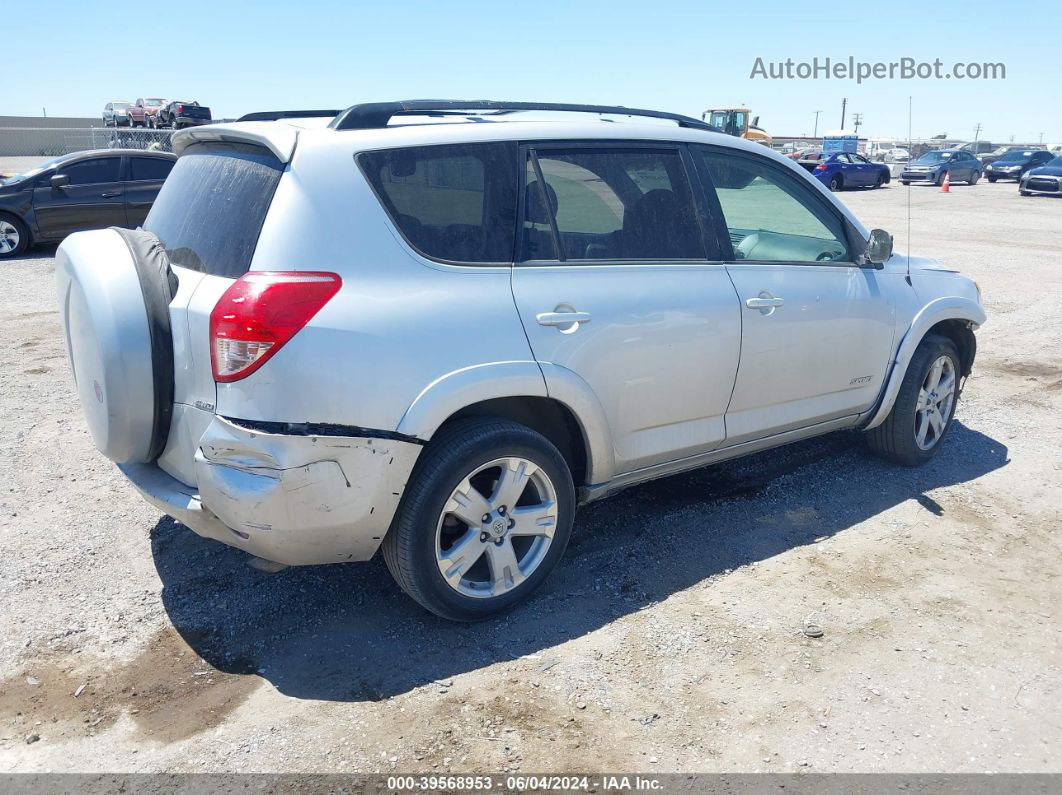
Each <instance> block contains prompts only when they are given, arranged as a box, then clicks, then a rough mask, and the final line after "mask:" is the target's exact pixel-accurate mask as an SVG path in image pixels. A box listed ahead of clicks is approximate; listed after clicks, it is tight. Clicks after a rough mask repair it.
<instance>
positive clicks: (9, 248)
mask: <svg viewBox="0 0 1062 795" xmlns="http://www.w3.org/2000/svg"><path fill="white" fill-rule="evenodd" d="M29 245H30V232H29V227H27V226H26V224H25V223H23V222H22V219H21V218H19V217H18V216H15V215H9V214H7V213H0V259H10V258H11V257H17V256H19V255H20V254H22V253H23V252H24V251H25V250H26V249H27V248H29Z"/></svg>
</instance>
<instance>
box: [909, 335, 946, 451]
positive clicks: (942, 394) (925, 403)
mask: <svg viewBox="0 0 1062 795" xmlns="http://www.w3.org/2000/svg"><path fill="white" fill-rule="evenodd" d="M955 387H956V379H955V363H954V362H953V361H952V359H951V357H950V356H940V357H938V358H937V360H936V361H935V362H933V365H932V366H931V367H930V368H929V372H928V373H926V377H925V380H923V381H922V388H921V389H919V390H918V403H917V404H916V406H915V443H916V444H917V445H918V446H919V447H920V448H921V449H923V450H929V449H931V448H932V447H935V446H936V444H937V442H939V441H940V437H941V436H943V435H944V429H945V428H946V427H947V425H948V419H949V418H950V417H951V409H952V406H954V404H955Z"/></svg>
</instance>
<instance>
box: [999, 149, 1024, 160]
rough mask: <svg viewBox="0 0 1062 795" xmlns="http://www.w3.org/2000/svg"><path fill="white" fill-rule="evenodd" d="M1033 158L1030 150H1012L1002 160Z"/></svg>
mask: <svg viewBox="0 0 1062 795" xmlns="http://www.w3.org/2000/svg"><path fill="white" fill-rule="evenodd" d="M1030 157H1032V152H1031V151H1030V150H1028V149H1011V150H1010V151H1009V152H1007V153H1006V154H1005V155H1003V157H1001V158H999V159H1000V160H1028V159H1029V158H1030Z"/></svg>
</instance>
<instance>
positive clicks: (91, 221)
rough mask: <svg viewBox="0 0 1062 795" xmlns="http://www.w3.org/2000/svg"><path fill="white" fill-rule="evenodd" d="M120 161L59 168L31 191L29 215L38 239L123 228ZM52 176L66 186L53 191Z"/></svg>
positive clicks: (102, 160)
mask: <svg viewBox="0 0 1062 795" xmlns="http://www.w3.org/2000/svg"><path fill="white" fill-rule="evenodd" d="M121 164H122V158H121V157H94V158H90V159H88V160H79V161H77V162H75V163H68V164H66V165H62V166H59V167H58V169H56V171H55V172H54V174H46V175H45V176H43V177H41V179H40V180H38V182H37V183H36V185H35V187H34V189H33V214H34V216H36V219H37V229H38V230H39V232H40V236H41V237H42V238H47V239H53V240H54V239H58V238H62V237H66V236H67V235H68V234H70V233H71V232H77V231H80V230H82V229H104V228H106V227H108V226H125V225H126V217H125V191H124V188H123V186H122V183H121V181H120V178H121ZM53 175H65V176H67V177H69V178H70V183H69V184H68V185H64V186H62V187H60V188H53V187H52V186H51V184H50V179H51V177H52V176H53Z"/></svg>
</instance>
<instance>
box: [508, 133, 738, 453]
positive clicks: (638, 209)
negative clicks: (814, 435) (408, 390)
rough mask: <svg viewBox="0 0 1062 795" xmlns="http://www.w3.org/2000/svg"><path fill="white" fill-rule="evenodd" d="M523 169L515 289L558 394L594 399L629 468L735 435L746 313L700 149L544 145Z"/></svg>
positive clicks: (536, 351)
mask: <svg viewBox="0 0 1062 795" xmlns="http://www.w3.org/2000/svg"><path fill="white" fill-rule="evenodd" d="M525 165H526V175H525V181H524V185H525V188H524V202H523V211H522V221H521V229H522V232H521V242H520V246H519V248H520V249H521V252H520V253H521V256H520V257H518V259H519V260H521V261H518V263H517V265H516V267H514V269H513V295H514V297H515V299H516V305H517V308H518V309H519V312H520V316H521V319H522V320H523V324H524V329H525V330H526V332H527V336H528V339H529V341H530V343H531V348H532V350H533V351H534V355H535V358H536V359H537V360H538V361H539V362H540V363H542V364H543V365H545V366H544V367H543V372H544V374H545V376H546V385H547V389H550V390H551V394H553V392H554V391H555V390H557V389H558V383H557V381H558V379H560V378H562V377H563V378H569V377H571V376H572V375H574V378H575V379H576V380H577V381H578V382H579V383H581V384H584V385H585V388H586V389H587V390H588V391H590V392H592V393H593V395H595V396H596V399H597V401H598V402H599V403H600V405H601V407H602V408H603V411H604V414H605V416H606V418H607V421H608V424H609V427H610V430H611V433H612V440H613V447H614V452H615V458H616V473H617V474H621V473H624V472H629V471H632V470H636V469H640V468H642V467H646V466H651V465H653V464H656V463H660V462H664V461H668V460H674V459H678V458H682V457H685V456H688V455H693V454H696V453H699V452H703V451H705V450H711V449H713V448H715V447H718V446H720V445H721V444H723V442H724V440H725V427H724V419H723V416H724V412H725V411H726V405H727V401H728V400H729V398H730V390H731V388H732V387H733V383H734V375H735V372H736V370H737V363H738V351H739V345H740V323H741V319H740V311H739V309H738V304H737V298H736V296H735V294H734V288H733V285H732V284H731V282H730V278H729V276H728V275H727V272H726V268H725V266H724V265H723V264H721V263H720V262H718V261H714V262H713V261H710V260H718V257H717V256H715V257H710V256H709V255H710V254H711V253H712V247H714V245H715V243H714V238H712V241H713V242H710V243H707V244H706V241H705V236H704V234H703V230H704V226H703V225H702V218H703V214H702V213H701V211H700V209H699V205H698V204H696V203H695V200H694V196H693V193H692V191H691V189H690V182H689V170H690V169H689V166H690V163H689V160H688V154H686V153H685V152H684V151H683V149H682V148H681V147H677V146H654V145H642V144H641V143H639V144H638V145H610V144H600V145H598V144H591V145H571V146H563V145H559V144H544V143H543V144H539V145H537V146H534V147H532V148H530V149H529V150H528V151H527V159H526V163H525Z"/></svg>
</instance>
